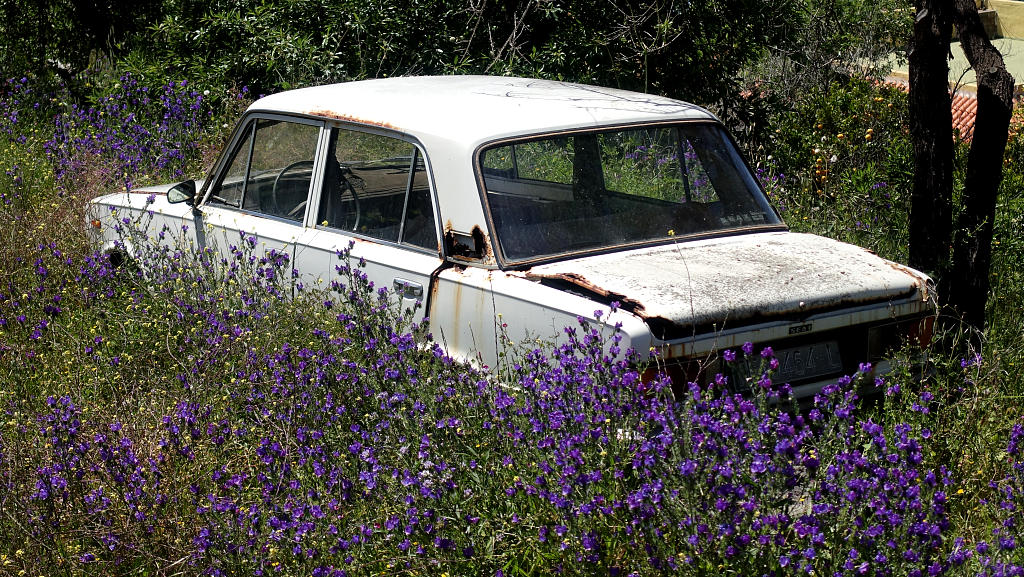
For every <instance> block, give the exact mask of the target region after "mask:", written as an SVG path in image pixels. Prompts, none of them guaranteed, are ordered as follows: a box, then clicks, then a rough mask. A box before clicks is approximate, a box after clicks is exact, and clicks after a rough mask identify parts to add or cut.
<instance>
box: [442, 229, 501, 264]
mask: <svg viewBox="0 0 1024 577" xmlns="http://www.w3.org/2000/svg"><path fill="white" fill-rule="evenodd" d="M444 243H445V247H446V248H447V249H448V254H449V255H451V256H453V257H455V258H461V259H466V260H487V259H490V257H491V247H490V242H489V241H488V239H487V235H486V234H484V231H483V229H481V228H480V226H479V225H474V226H473V229H472V230H471V231H470V233H469V234H466V233H464V232H457V231H454V230H452V228H451V222H449V223H447V224H446V225H445V232H444Z"/></svg>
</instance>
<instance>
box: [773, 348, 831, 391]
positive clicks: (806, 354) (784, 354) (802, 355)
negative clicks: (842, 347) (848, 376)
mask: <svg viewBox="0 0 1024 577" xmlns="http://www.w3.org/2000/svg"><path fill="white" fill-rule="evenodd" d="M775 358H776V359H778V361H779V368H778V369H776V370H775V373H774V375H773V376H772V380H773V381H775V382H776V383H789V382H793V381H802V380H805V379H813V378H815V377H821V376H824V375H828V374H831V373H837V372H840V371H842V370H843V362H842V360H841V359H840V358H839V344H838V343H837V342H836V341H825V342H821V343H814V344H811V345H804V346H800V347H793V348H790V349H782V350H779V351H775Z"/></svg>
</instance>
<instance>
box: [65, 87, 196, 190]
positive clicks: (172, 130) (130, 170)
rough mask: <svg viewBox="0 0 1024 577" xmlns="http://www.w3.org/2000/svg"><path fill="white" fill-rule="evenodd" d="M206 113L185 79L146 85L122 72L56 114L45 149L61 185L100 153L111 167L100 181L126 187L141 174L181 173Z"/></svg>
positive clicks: (192, 156) (170, 176)
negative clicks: (92, 99)
mask: <svg viewBox="0 0 1024 577" xmlns="http://www.w3.org/2000/svg"><path fill="white" fill-rule="evenodd" d="M211 115H212V111H210V110H209V109H208V107H207V106H205V102H204V98H203V94H201V93H200V92H199V91H197V90H195V89H192V88H190V87H189V85H188V83H187V82H185V81H182V82H179V83H168V84H166V85H164V86H163V87H162V88H161V89H158V90H151V89H150V88H149V87H148V86H144V85H141V84H140V83H139V81H138V79H136V78H135V77H133V76H131V75H128V74H126V75H124V76H122V77H121V79H120V82H119V83H118V84H117V85H116V87H115V91H114V92H113V93H111V94H108V95H106V96H103V97H102V98H100V100H99V102H97V103H96V104H94V105H92V106H88V107H85V106H79V105H77V104H72V105H71V106H70V107H69V109H68V110H67V111H65V112H62V113H60V114H58V115H57V116H56V119H55V126H54V133H53V137H52V138H51V139H50V140H49V141H47V142H46V151H47V154H48V155H49V157H50V160H51V162H52V163H53V165H54V169H55V173H56V176H57V180H58V182H61V183H63V185H64V186H67V185H69V184H70V183H73V182H74V181H75V179H76V178H80V177H81V174H80V173H81V171H82V170H83V168H84V167H86V166H87V165H89V163H90V161H91V160H92V159H94V158H101V159H103V160H104V164H105V165H106V166H108V167H109V170H110V171H111V172H110V173H109V174H106V175H105V180H108V181H109V182H110V183H112V184H114V183H116V184H118V185H120V186H122V187H123V188H124V189H125V190H130V189H131V188H132V187H133V186H134V185H135V183H136V182H137V181H138V179H139V178H140V176H141V175H153V176H156V175H160V176H162V177H164V178H167V179H175V178H182V177H184V176H185V174H186V169H187V168H188V167H189V163H190V162H193V161H194V160H195V159H196V157H197V156H198V153H199V152H200V144H201V142H202V135H203V133H204V131H205V129H206V125H207V123H208V119H209V117H210V116H211Z"/></svg>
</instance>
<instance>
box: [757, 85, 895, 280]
mask: <svg viewBox="0 0 1024 577" xmlns="http://www.w3.org/2000/svg"><path fill="white" fill-rule="evenodd" d="M905 115H906V95H905V93H903V92H902V91H901V90H899V89H898V88H895V87H891V86H884V85H877V84H875V83H874V82H872V81H870V80H866V79H861V78H849V79H847V80H846V81H845V82H842V83H840V82H833V83H830V84H829V85H827V86H825V87H822V88H820V89H818V90H814V91H812V92H811V93H809V94H807V95H806V96H805V98H804V100H803V101H801V102H800V103H798V104H797V106H795V107H793V108H792V109H791V110H788V111H785V112H783V113H781V114H779V115H778V116H777V117H776V119H775V123H774V124H773V126H775V127H776V128H775V130H774V132H772V133H769V135H768V137H767V138H766V149H767V150H766V153H765V152H762V153H759V154H757V155H755V159H756V161H757V166H758V170H759V172H760V175H761V180H762V182H766V183H767V186H766V190H767V192H768V193H769V196H770V197H771V198H772V201H773V203H774V204H775V207H776V208H777V209H778V210H779V211H780V212H781V213H782V216H783V218H785V219H786V222H787V223H788V224H789V226H790V227H792V228H793V229H794V230H798V231H807V232H815V233H818V234H824V235H825V236H830V237H832V238H837V239H839V240H844V241H847V242H852V243H854V244H859V245H861V246H865V247H867V248H870V249H872V250H875V251H876V252H878V253H879V254H881V255H882V256H885V257H887V258H891V259H893V260H896V261H901V260H906V237H905V234H906V233H905V231H906V218H907V211H908V206H909V204H908V203H909V188H910V182H911V178H912V151H913V149H912V145H911V142H910V136H909V133H908V131H907V129H906V126H905ZM780 175H781V176H780Z"/></svg>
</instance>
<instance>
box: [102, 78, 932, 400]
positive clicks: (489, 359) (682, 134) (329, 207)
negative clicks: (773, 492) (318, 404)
mask: <svg viewBox="0 0 1024 577" xmlns="http://www.w3.org/2000/svg"><path fill="white" fill-rule="evenodd" d="M154 193H156V194H157V199H156V201H155V202H154V203H152V204H147V197H149V196H151V195H152V194H154ZM111 207H113V208H116V209H117V210H118V211H119V216H120V217H123V216H124V213H125V212H126V211H128V212H130V211H133V210H134V211H141V210H152V211H154V212H155V215H156V217H155V223H154V226H163V225H165V224H166V225H168V226H169V227H170V229H171V230H181V229H182V226H183V225H185V226H187V227H188V230H189V231H190V233H189V234H193V235H195V233H196V232H198V233H199V234H198V235H195V236H193V237H192V239H191V240H192V241H193V242H195V243H198V244H199V245H208V246H210V247H212V248H215V249H220V250H225V249H226V247H227V246H229V245H231V244H237V243H238V239H239V232H240V231H241V232H246V233H250V234H254V235H257V237H258V239H259V242H260V243H261V244H262V246H263V247H264V248H265V249H266V250H269V249H271V248H273V249H276V250H280V251H285V252H286V253H287V254H289V255H290V256H291V261H292V264H293V266H294V267H295V269H297V270H298V271H300V273H301V275H302V278H303V281H304V282H305V283H306V284H307V285H308V284H310V283H315V282H317V280H319V281H320V282H326V281H328V280H330V278H331V277H332V275H333V274H334V270H335V266H336V264H337V257H336V253H337V251H338V249H340V248H344V247H347V246H348V245H349V244H350V243H351V242H352V241H355V244H354V247H353V249H352V255H353V257H359V258H362V259H365V261H366V268H365V272H366V273H367V275H369V277H370V279H372V280H373V281H374V282H375V283H376V285H377V286H387V287H393V288H394V290H395V292H396V295H397V297H396V298H400V299H402V300H403V301H404V304H405V305H406V306H411V305H412V304H413V303H415V302H416V301H421V303H422V307H421V308H420V309H419V312H418V315H419V316H420V317H422V316H423V315H424V314H426V315H427V316H428V317H429V326H430V331H431V332H432V333H433V335H434V337H435V339H437V340H438V341H439V342H441V343H442V344H443V346H445V347H446V348H447V350H448V351H449V352H450V353H451V354H453V355H455V356H458V357H463V358H473V359H477V360H478V361H479V362H480V363H482V364H493V363H494V362H495V361H496V359H497V358H498V353H499V351H500V350H501V347H502V342H501V339H502V334H500V333H501V331H500V329H499V321H497V320H496V319H498V317H499V315H501V322H505V323H507V325H508V328H507V337H510V338H512V339H513V340H517V341H519V340H523V339H528V338H529V339H535V338H541V339H544V338H553V337H555V336H556V335H558V334H559V333H560V331H561V329H562V328H563V327H565V326H567V325H574V324H575V323H576V319H577V317H583V318H586V319H595V311H603V315H602V318H603V319H608V317H609V313H610V311H611V305H612V303H615V302H617V303H619V305H620V307H621V308H620V309H619V311H618V312H616V313H615V314H612V315H610V316H611V322H612V323H616V322H618V323H621V328H620V329H619V330H620V331H621V333H622V334H623V337H624V338H623V343H622V345H623V348H625V347H633V348H635V349H637V350H639V351H648V350H649V349H651V348H654V349H657V350H659V351H660V353H661V357H662V359H664V361H665V363H666V365H667V367H668V369H669V372H670V374H672V375H673V377H674V378H675V379H677V382H683V381H682V379H684V378H688V379H693V378H706V375H709V374H712V375H713V373H714V371H715V370H716V361H715V359H716V358H717V353H716V351H722V350H724V349H734V350H736V349H738V348H739V347H740V346H741V345H742V344H743V343H744V342H748V341H749V342H752V343H754V344H755V345H757V346H758V347H760V346H764V345H771V346H773V347H774V351H775V354H776V356H777V358H778V360H779V368H778V370H777V371H776V373H775V378H776V380H779V381H786V382H789V383H791V384H792V385H793V387H794V390H795V391H796V392H797V394H798V395H800V394H803V395H806V394H810V393H812V392H814V391H816V390H818V389H819V388H820V387H821V386H823V385H824V384H825V383H827V382H829V381H830V380H831V381H833V382H834V380H835V378H836V377H837V376H839V375H841V374H844V373H853V372H855V371H856V370H857V368H858V365H859V363H862V362H865V361H871V362H876V363H877V362H879V361H882V360H883V359H884V355H885V354H886V352H887V351H888V350H889V349H890V348H891V347H893V346H897V345H899V344H900V342H901V341H902V340H904V339H917V340H919V341H925V340H927V339H928V338H929V336H930V335H929V334H928V333H930V327H931V324H930V317H931V316H932V315H933V314H934V307H933V303H932V298H931V295H930V291H931V281H930V280H929V279H928V277H927V276H925V275H923V274H921V273H919V272H917V271H914V270H911V269H908V268H906V267H903V266H900V265H898V264H896V263H893V262H890V261H887V260H884V259H882V258H879V257H878V256H876V255H874V254H872V253H871V252H869V251H867V250H864V249H861V248H858V247H856V246H851V245H848V244H844V243H841V242H836V241H833V240H829V239H826V238H821V237H817V236H813V235H807V234H797V233H792V232H789V231H788V230H787V227H786V225H785V224H784V223H783V222H782V220H781V219H780V218H779V216H778V214H777V213H776V212H775V210H774V209H773V208H772V207H771V206H770V205H769V203H768V200H767V199H766V198H765V195H764V194H763V192H762V190H761V188H760V186H759V184H758V182H757V181H756V179H755V178H754V176H753V175H752V174H751V171H750V169H749V168H748V166H747V165H746V164H745V162H744V160H743V159H742V158H741V157H740V155H739V154H738V152H737V149H736V146H735V145H734V143H733V141H732V140H731V138H730V136H729V134H727V132H726V131H725V129H724V128H723V126H722V124H721V123H720V122H719V121H718V120H717V119H716V118H715V117H714V116H713V115H712V114H710V113H709V112H707V111H706V110H704V109H702V108H699V107H697V106H695V105H692V104H688V103H685V102H680V101H677V100H672V99H668V98H662V97H657V96H651V95H647V94H638V93H632V92H625V91H621V90H613V89H608V88H598V87H593V86H583V85H577V84H567V83H563V82H552V81H543V80H531V79H521V78H502V77H480V76H449V77H420V78H389V79H383V80H368V81H361V82H351V83H345V84H337V85H332V86H320V87H315V88H306V89H301V90H294V91H289V92H283V93H280V94H275V95H272V96H268V97H266V98H262V99H260V100H258V101H256V102H255V103H254V104H252V106H250V107H249V109H248V111H247V112H246V113H245V115H244V116H243V117H242V119H241V120H240V121H239V123H238V126H237V128H236V130H235V132H234V135H233V137H232V138H231V140H230V142H229V143H228V145H227V147H226V148H225V150H224V152H223V154H222V156H221V158H220V159H219V161H218V162H217V163H216V164H215V165H214V167H213V169H212V171H211V173H210V174H209V175H207V178H206V179H205V180H203V181H200V182H198V183H193V182H191V181H190V182H186V183H181V184H178V185H176V186H172V185H167V186H162V187H153V188H146V189H141V190H138V191H133V192H132V193H129V194H125V193H117V194H110V195H107V196H103V197H100V198H97V199H95V200H94V201H93V205H92V207H91V211H92V216H91V217H90V219H91V220H92V221H93V226H94V227H95V229H94V230H95V231H96V234H97V235H98V236H99V237H100V239H101V242H102V243H104V245H105V247H106V248H107V249H108V250H113V249H114V247H115V246H116V244H115V241H116V240H117V238H116V234H115V233H114V230H113V228H114V227H113V226H112V223H111V222H110V219H111V218H112V217H111V216H110V208H111ZM758 350H760V349H759V348H758ZM741 354H742V353H741ZM882 364H883V365H884V362H883V363H882ZM736 381H742V379H736Z"/></svg>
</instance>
